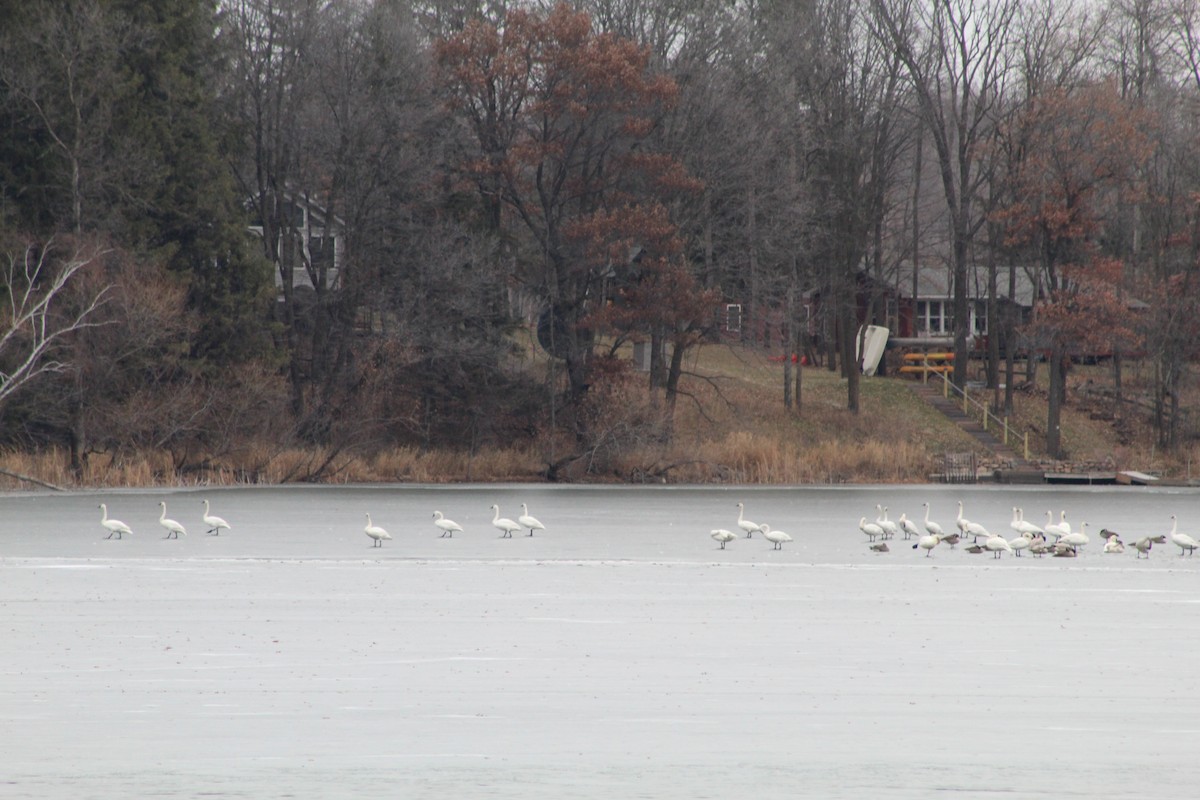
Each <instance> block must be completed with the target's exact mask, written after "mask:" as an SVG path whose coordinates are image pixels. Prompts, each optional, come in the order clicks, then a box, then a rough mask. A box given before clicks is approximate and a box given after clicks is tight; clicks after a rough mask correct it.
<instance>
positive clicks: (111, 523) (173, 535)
mask: <svg viewBox="0 0 1200 800" xmlns="http://www.w3.org/2000/svg"><path fill="white" fill-rule="evenodd" d="M203 502H204V514H203V515H202V516H201V517H200V519H201V521H202V522H203V523H204V524H205V525H207V526H208V532H209V533H211V534H214V535H217V536H219V535H220V534H221V531H223V530H226V531H227V530H231V529H230V527H229V523H228V522H226V521H225V520H223V519H221V518H220V517H215V516H213V515H212V513H211V512H210V510H209V506H208V501H207V500H205V501H203ZM158 505H159V507H160V508H162V514H160V515H159V517H158V524H159V525H161V526H162V527H163V530H165V531H166V532H167V535H166V536H164V537H163V538H164V539H178V538H179V537H180V536H187V528H185V527H184V526H183V524H182V523H180V522H177V521H176V520H173V519H170V518H169V517H167V504H166V502H160V503H159V504H158ZM100 525H101V526H102V527H103V528H104V529H105V530H106V531H108V536H105V537H104V538H105V539H111V538H113V537H114V536H116V537H117V538H118V539H121V538H123V537H125V536H132V535H133V530H132V529H131V528H130V527H129V526H128V525H126V524H125V523H124V522H121V520H119V519H113V518H111V517H109V516H108V506H107V505H105V504H104V503H101V504H100Z"/></svg>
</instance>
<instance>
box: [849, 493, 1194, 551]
mask: <svg viewBox="0 0 1200 800" xmlns="http://www.w3.org/2000/svg"><path fill="white" fill-rule="evenodd" d="M921 505H922V507H923V508H924V509H925V519H924V520H923V523H922V526H921V527H918V526H917V524H916V523H914V522H913V521H912V520H910V519H908V517H907V516H906V515H904V514H901V515H900V518H899V519H897V520H889V519H888V510H887V508H886V507H884V506H879V505H877V506H875V510H876V512H877V514H878V516H877V517H876V519H875V521H874V522H871V521H869V520H868V519H867V518H866V517H862V518H861V519H860V520H859V521H858V529H859V530H860V531H862V532H863V533H864V534H865V535H866V536H867V539H868V542H867V543H868V546H869V547H870V548H871V550H874V551H876V552H879V553H886V552H888V551H889V548H888V544H887V543H888V540H889V539H894V538H895V537H896V536H898V535H903V537H904V539H905V540H911V539H914V538H915V539H916V543H915V544H913V545H912V549H914V550H917V549H921V550H924V551H925V555H926V556H931V555H932V554H933V550H934V548H936V547H937V546H938V545H941V544H943V543H944V544H946V545H949V546H950V547H951V548H954V547H955V546H956V545H958V544H959V543H960V542H962V543H963V549H964V550H966V551H967V552H968V553H984V552H988V553H991V554H992V556H993V557H994V558H1000V557H1001V556H1003V555H1004V554H1005V553H1007V554H1008V555H1012V556H1020V555H1021V554H1022V553H1023V552H1025V551H1029V552H1030V553H1031V554H1033V555H1035V556H1038V557H1041V556H1045V555H1050V556H1054V557H1056V558H1074V557H1075V556H1077V555H1079V549H1080V548H1081V547H1085V546H1086V545H1088V544H1089V543H1090V542H1091V537H1089V536H1088V533H1087V528H1088V524H1087V523H1086V522H1080V523H1079V527H1078V528H1077V529H1074V530H1073V529H1072V528H1071V524H1070V522H1068V521H1067V512H1066V511H1065V510H1063V511H1060V512H1059V517H1058V522H1055V521H1054V512H1052V511H1047V512H1046V524H1045V525H1042V526H1038V525H1035V524H1034V523H1032V522H1029V521H1028V520H1026V519H1025V512H1024V510H1023V509H1021V508H1017V507H1014V508H1013V517H1012V521H1011V522H1009V523H1008V526H1009V528H1011V529H1012V530H1013V531H1015V532H1016V536H1014V537H1012V538H1005V536H1003V535H1001V534H999V533H992V532H991V531H989V530H988V529H987V528H985V527H984V526H983V525H981V524H980V523H978V522H973V521H971V520H969V519H967V518H966V517H965V516H963V504H962V501H961V500H960V501H959V503H958V517H957V518H956V519H955V520H954V529H951V530H950V531H949V532H948V533H947V531H946V529H944V528H943V527H942V526H941V525H940V524H938V523H937V522H935V521H933V520H931V519H930V518H929V504H928V503H922V504H921ZM922 530H923V532H922ZM1100 538H1101V539H1102V540H1103V541H1104V545H1103V551H1104V552H1105V553H1124V552H1125V549H1126V545H1125V542H1124V541H1123V540H1122V539H1121V536H1120V534H1118V533H1117V532H1116V531H1111V530H1108V529H1107V528H1102V529H1101V530H1100ZM1168 540H1170V541H1171V543H1172V544H1174V545H1175V546H1176V547H1178V548H1179V554H1180V555H1189V556H1190V555H1192V554H1193V553H1194V552H1196V548H1198V547H1200V542H1197V540H1196V539H1195V538H1193V537H1192V536H1190V535H1188V534H1186V533H1180V532H1179V520H1178V519H1177V518H1176V517H1175V515H1174V514H1172V515H1171V531H1170V533H1165V534H1157V535H1154V536H1140V537H1138V538H1137V539H1135V540H1134V541H1133V542H1132V543H1131V544H1130V545H1129V547H1130V548H1131V549H1132V550H1133V551H1134V552H1135V553H1137V557H1138V558H1142V557H1143V556H1144V557H1146V558H1149V557H1150V550H1151V549H1152V548H1153V547H1154V545H1156V544H1166V543H1167V541H1168Z"/></svg>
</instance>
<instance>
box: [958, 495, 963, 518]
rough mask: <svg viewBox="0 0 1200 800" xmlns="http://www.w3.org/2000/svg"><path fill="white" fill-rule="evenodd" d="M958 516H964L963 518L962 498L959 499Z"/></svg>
mask: <svg viewBox="0 0 1200 800" xmlns="http://www.w3.org/2000/svg"><path fill="white" fill-rule="evenodd" d="M958 518H959V519H962V518H963V515H962V500H959V501H958Z"/></svg>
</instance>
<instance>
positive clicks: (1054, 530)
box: [1045, 509, 1071, 539]
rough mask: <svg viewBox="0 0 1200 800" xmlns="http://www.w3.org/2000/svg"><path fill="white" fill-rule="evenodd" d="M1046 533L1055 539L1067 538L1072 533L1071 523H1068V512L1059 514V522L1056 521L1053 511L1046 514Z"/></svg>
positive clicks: (1063, 511)
mask: <svg viewBox="0 0 1200 800" xmlns="http://www.w3.org/2000/svg"><path fill="white" fill-rule="evenodd" d="M1045 531H1046V533H1048V534H1050V535H1051V536H1053V537H1054V538H1055V539H1058V538H1060V537H1062V536H1066V535H1067V534H1068V533H1070V532H1071V523H1069V522H1067V512H1066V510H1065V509H1064V510H1062V511H1060V512H1058V522H1055V521H1054V512H1053V511H1047V512H1046V525H1045Z"/></svg>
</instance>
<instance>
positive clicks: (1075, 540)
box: [1055, 522, 1091, 549]
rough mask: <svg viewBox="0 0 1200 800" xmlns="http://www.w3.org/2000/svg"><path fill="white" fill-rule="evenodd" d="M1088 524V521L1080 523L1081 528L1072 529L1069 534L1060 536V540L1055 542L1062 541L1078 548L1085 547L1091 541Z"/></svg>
mask: <svg viewBox="0 0 1200 800" xmlns="http://www.w3.org/2000/svg"><path fill="white" fill-rule="evenodd" d="M1087 526H1088V524H1087V523H1086V522H1081V523H1079V530H1077V531H1070V532H1068V533H1067V534H1065V535H1063V536H1060V537H1058V542H1055V544H1058V543H1062V544H1065V545H1067V546H1069V547H1072V548H1076V549H1077V548H1080V547H1083V546H1084V545H1086V544H1087V543H1088V542H1090V541H1091V538H1090V537H1089V536H1088V535H1087Z"/></svg>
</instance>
